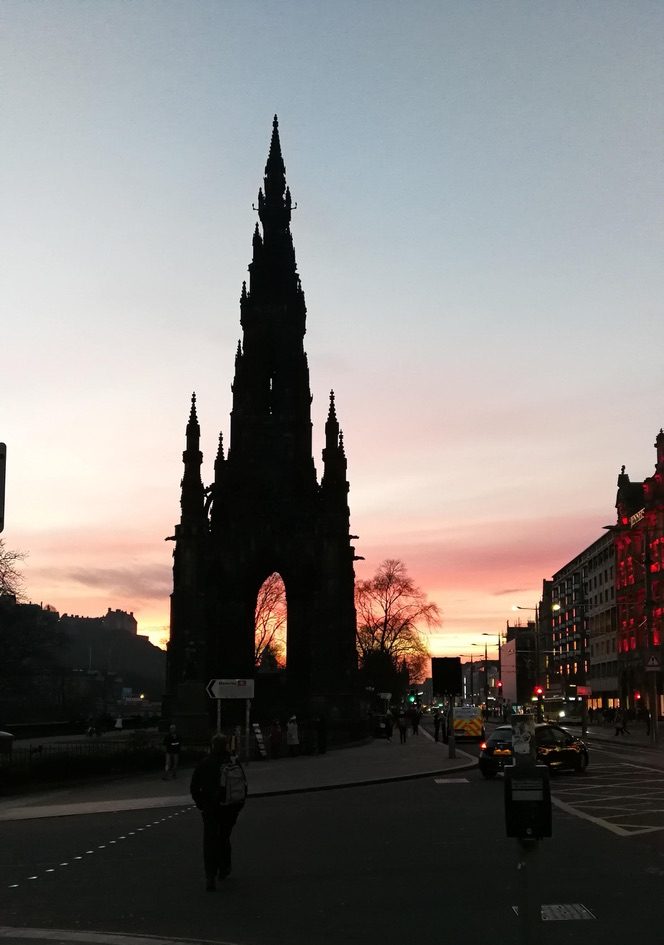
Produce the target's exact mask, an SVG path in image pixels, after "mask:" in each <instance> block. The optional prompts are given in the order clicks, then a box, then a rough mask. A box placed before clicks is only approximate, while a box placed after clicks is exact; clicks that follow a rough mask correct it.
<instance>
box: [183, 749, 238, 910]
mask: <svg viewBox="0 0 664 945" xmlns="http://www.w3.org/2000/svg"><path fill="white" fill-rule="evenodd" d="M190 791H191V796H192V798H193V800H194V803H195V805H196V807H197V808H198V809H199V810H200V812H201V816H202V819H203V866H204V868H205V888H206V890H207V891H208V892H213V891H214V890H215V889H216V879H217V877H218V878H219V879H226V877H227V876H229V875H230V872H231V865H232V847H231V833H232V831H233V827H234V826H235V823H236V821H237V819H238V817H239V815H240V812H241V810H242V808H243V807H244V803H245V801H246V799H247V778H246V776H245V773H244V769H243V767H242V765H241V764H240V762H239V761H237V760H236V759H234V758H232V757H231V754H230V752H229V750H228V741H227V739H226V736H225V735H214V736H213V738H212V742H211V744H210V753H209V754H208V755H206V757H205V758H204V759H203V760H202V761H200V762H199V763H198V764H197V765H196V767H195V768H194V773H193V774H192V776H191V786H190Z"/></svg>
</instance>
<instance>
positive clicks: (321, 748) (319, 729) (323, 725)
mask: <svg viewBox="0 0 664 945" xmlns="http://www.w3.org/2000/svg"><path fill="white" fill-rule="evenodd" d="M316 748H317V749H318V754H319V755H324V754H325V752H326V751H327V721H326V719H325V716H324V715H322V714H321V715H318V716H316Z"/></svg>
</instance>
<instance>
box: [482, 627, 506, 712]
mask: <svg viewBox="0 0 664 945" xmlns="http://www.w3.org/2000/svg"><path fill="white" fill-rule="evenodd" d="M482 636H483V637H492V636H494V634H493V633H483V634H482ZM495 637H496V639H497V641H498V642H497V644H496V645H497V647H498V712H499V714H500V710H501V709H502V705H503V688H502V686H503V668H502V663H501V657H500V634H499V633H497V634H495Z"/></svg>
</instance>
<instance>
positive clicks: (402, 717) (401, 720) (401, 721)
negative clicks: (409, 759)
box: [397, 709, 408, 745]
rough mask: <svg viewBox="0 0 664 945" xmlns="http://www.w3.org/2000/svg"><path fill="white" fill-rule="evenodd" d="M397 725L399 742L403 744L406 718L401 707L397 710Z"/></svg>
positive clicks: (406, 729)
mask: <svg viewBox="0 0 664 945" xmlns="http://www.w3.org/2000/svg"><path fill="white" fill-rule="evenodd" d="M397 726H398V728H399V742H400V744H402V745H404V744H405V743H406V737H407V735H406V733H407V731H408V719H407V718H406V713H405V712H404V711H403V709H402V710H401V711H400V712H399V715H398V717H397Z"/></svg>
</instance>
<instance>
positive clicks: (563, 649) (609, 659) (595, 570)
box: [549, 532, 618, 709]
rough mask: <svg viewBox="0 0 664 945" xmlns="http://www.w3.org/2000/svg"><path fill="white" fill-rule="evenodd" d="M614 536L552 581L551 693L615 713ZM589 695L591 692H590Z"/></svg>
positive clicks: (576, 559)
mask: <svg viewBox="0 0 664 945" xmlns="http://www.w3.org/2000/svg"><path fill="white" fill-rule="evenodd" d="M614 580H615V563H614V548H613V536H612V535H611V534H610V532H607V533H605V534H604V535H602V536H601V537H600V538H598V539H596V541H594V542H593V543H592V544H591V545H589V546H588V547H587V548H584V549H583V551H581V552H579V554H578V555H576V556H575V557H574V558H572V560H571V561H568V562H567V564H565V565H564V566H563V567H562V568H560V569H559V570H558V571H556V573H555V574H554V575H553V586H552V599H553V612H552V649H553V654H552V660H551V664H550V669H551V673H550V681H549V687H550V688H551V689H552V690H553V691H554V692H558V693H559V694H560V695H561V696H562V697H563V698H564V699H568V700H569V699H572V700H574V699H578V698H579V687H581V691H580V694H581V696H582V697H583V696H587V698H588V705H589V706H591V707H594V708H600V709H605V708H613V707H614V705H615V700H616V698H617V696H618V688H617V687H618V682H617V667H616V634H615V630H616V601H615V587H614ZM588 690H590V692H588Z"/></svg>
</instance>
